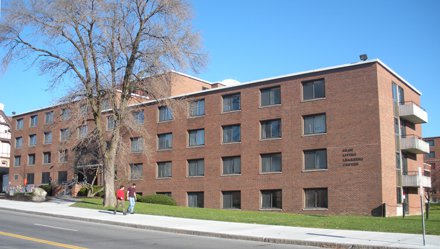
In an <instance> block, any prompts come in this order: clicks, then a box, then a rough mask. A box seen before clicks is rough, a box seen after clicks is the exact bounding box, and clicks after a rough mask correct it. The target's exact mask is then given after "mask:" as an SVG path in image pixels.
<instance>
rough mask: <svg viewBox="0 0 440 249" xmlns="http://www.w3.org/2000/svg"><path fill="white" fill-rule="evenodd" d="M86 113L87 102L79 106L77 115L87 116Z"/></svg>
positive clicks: (87, 111)
mask: <svg viewBox="0 0 440 249" xmlns="http://www.w3.org/2000/svg"><path fill="white" fill-rule="evenodd" d="M88 113H89V106H88V105H87V104H81V105H80V106H79V115H80V116H81V117H87V114H88Z"/></svg>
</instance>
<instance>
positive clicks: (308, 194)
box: [304, 188, 328, 209]
mask: <svg viewBox="0 0 440 249" xmlns="http://www.w3.org/2000/svg"><path fill="white" fill-rule="evenodd" d="M304 196H305V208H312V209H313V208H328V199H327V198H328V197H327V189H326V188H314V189H305V190H304Z"/></svg>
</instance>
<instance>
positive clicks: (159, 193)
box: [156, 192, 171, 197]
mask: <svg viewBox="0 0 440 249" xmlns="http://www.w3.org/2000/svg"><path fill="white" fill-rule="evenodd" d="M156 195H166V196H168V197H171V192H156Z"/></svg>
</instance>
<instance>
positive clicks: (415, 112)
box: [399, 102, 428, 124]
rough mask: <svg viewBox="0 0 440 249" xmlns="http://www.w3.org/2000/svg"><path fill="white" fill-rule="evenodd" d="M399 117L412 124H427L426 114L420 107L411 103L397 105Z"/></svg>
mask: <svg viewBox="0 0 440 249" xmlns="http://www.w3.org/2000/svg"><path fill="white" fill-rule="evenodd" d="M399 116H400V118H402V119H405V120H408V121H410V122H411V123H413V124H421V123H427V122H428V113H427V112H426V111H425V110H424V109H423V108H422V107H420V106H418V105H417V104H415V103H413V102H405V103H402V104H399Z"/></svg>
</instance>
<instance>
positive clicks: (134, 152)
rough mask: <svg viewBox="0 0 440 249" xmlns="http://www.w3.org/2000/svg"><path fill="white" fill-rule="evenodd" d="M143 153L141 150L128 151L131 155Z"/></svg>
mask: <svg viewBox="0 0 440 249" xmlns="http://www.w3.org/2000/svg"><path fill="white" fill-rule="evenodd" d="M143 152H144V151H143V150H141V151H130V153H132V154H142V153H143Z"/></svg>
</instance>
